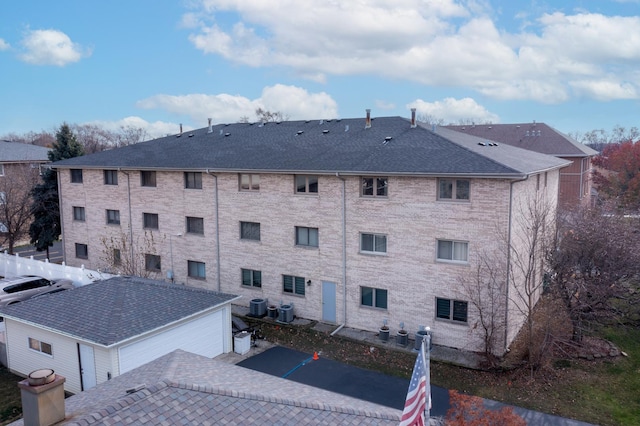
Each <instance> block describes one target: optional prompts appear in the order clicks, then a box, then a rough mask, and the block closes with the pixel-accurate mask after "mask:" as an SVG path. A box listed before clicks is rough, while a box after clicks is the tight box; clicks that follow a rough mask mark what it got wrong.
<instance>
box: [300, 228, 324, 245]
mask: <svg viewBox="0 0 640 426" xmlns="http://www.w3.org/2000/svg"><path fill="white" fill-rule="evenodd" d="M314 237H315V239H314ZM314 243H315V244H314ZM296 245H297V246H301V247H313V248H318V247H319V246H320V236H319V232H318V228H310V227H308V226H296Z"/></svg>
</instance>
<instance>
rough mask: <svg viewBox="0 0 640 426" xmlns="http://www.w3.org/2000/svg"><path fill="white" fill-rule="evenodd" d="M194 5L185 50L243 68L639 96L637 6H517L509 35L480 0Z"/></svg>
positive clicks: (534, 95)
mask: <svg viewBox="0 0 640 426" xmlns="http://www.w3.org/2000/svg"><path fill="white" fill-rule="evenodd" d="M194 3H196V4H199V5H200V8H199V9H195V11H191V12H190V13H189V14H187V15H185V17H184V18H183V21H184V22H185V26H186V27H188V28H191V29H192V33H191V35H190V40H191V42H192V43H193V44H194V46H195V47H196V48H197V49H200V50H202V51H203V52H205V53H210V54H215V55H219V56H221V57H223V58H225V59H227V60H229V61H231V62H235V63H238V64H242V65H246V66H251V67H285V68H287V69H289V70H291V72H292V73H293V74H295V75H297V76H303V77H306V78H310V79H312V80H313V81H317V82H324V81H326V79H327V78H328V76H332V75H370V74H373V75H377V76H382V77H385V78H389V79H393V80H409V81H415V82H418V83H421V84H424V85H434V86H442V85H445V86H450V87H464V88H470V89H473V90H475V91H477V92H478V93H482V94H483V95H486V96H489V97H493V98H497V99H503V100H513V99H527V100H535V101H538V102H543V103H560V102H564V101H567V100H569V99H570V98H572V97H574V96H601V95H598V94H597V91H591V92H589V91H585V90H583V89H582V88H581V85H582V84H583V83H581V82H583V81H590V82H592V84H595V85H598V84H600V85H606V84H611V83H613V84H614V86H615V85H618V86H620V87H622V88H623V89H622V90H614V91H613V92H611V93H610V96H609V97H610V98H611V99H620V98H621V99H628V96H630V95H632V94H635V95H634V96H636V97H638V96H640V77H638V75H637V74H636V71H635V70H637V69H638V67H639V66H640V16H629V17H623V16H606V15H602V14H597V13H589V12H582V13H575V14H573V15H567V14H564V13H559V12H556V13H550V14H542V15H540V14H538V15H537V18H536V17H535V16H534V15H533V14H532V13H529V12H521V13H518V15H517V16H520V17H522V18H521V19H523V20H524V19H526V22H524V21H523V25H522V26H521V28H522V29H521V30H519V32H511V33H510V32H508V31H507V30H506V29H503V28H498V27H497V24H496V22H497V20H496V18H495V15H494V13H495V12H494V11H492V10H491V9H490V8H489V6H487V5H486V2H483V1H470V2H457V1H455V0H438V1H428V2H427V1H421V0H405V1H403V2H389V1H384V0H361V1H358V2H339V1H324V2H318V1H315V0H313V1H312V0H272V1H269V2H265V1H263V0H201V1H200V3H197V2H194ZM536 12H537V11H536ZM187 23H188V25H187ZM612 75H613V76H615V77H613V80H614V81H612V77H611V76H612ZM598 99H599V98H598Z"/></svg>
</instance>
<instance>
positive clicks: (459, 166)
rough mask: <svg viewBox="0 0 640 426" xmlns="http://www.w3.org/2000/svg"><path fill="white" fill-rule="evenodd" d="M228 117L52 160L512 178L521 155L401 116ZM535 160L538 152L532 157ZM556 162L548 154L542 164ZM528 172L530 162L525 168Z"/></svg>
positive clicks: (68, 164) (70, 164)
mask: <svg viewBox="0 0 640 426" xmlns="http://www.w3.org/2000/svg"><path fill="white" fill-rule="evenodd" d="M364 125H365V120H364V119H338V120H315V121H283V122H280V123H274V122H269V123H266V124H262V123H260V124H258V123H253V124H251V123H235V124H229V125H224V124H220V125H216V126H213V128H212V132H209V129H208V128H202V129H197V130H193V131H190V132H185V133H183V134H182V135H179V136H178V135H172V136H167V137H164V138H159V139H155V140H151V141H147V142H142V143H138V144H135V145H129V146H126V147H122V148H118V149H113V150H109V151H104V152H100V153H96V154H92V155H87V156H83V157H76V158H71V159H68V160H63V161H59V162H57V163H55V165H54V167H59V168H97V169H108V168H113V169H116V168H123V169H129V170H131V169H134V170H145V169H148V170H163V169H164V170H197V171H207V170H208V171H211V172H216V171H228V172H243V171H248V172H251V171H254V172H264V173H269V172H272V173H303V172H304V173H314V174H335V173H342V174H376V173H384V174H386V175H394V174H396V175H403V174H404V175H448V174H450V175H469V176H500V177H519V176H522V174H523V173H526V172H527V171H525V170H521V169H519V168H518V167H519V166H520V165H522V162H523V161H526V159H527V158H528V156H530V152H529V151H522V152H521V153H520V154H519V155H518V157H519V158H520V160H519V161H518V162H514V163H513V164H510V163H509V162H508V161H502V162H501V161H498V160H497V159H496V158H497V157H496V156H495V155H494V154H495V153H496V151H498V150H500V148H499V147H496V149H494V150H487V151H486V152H483V153H481V152H476V151H473V150H469V149H467V148H465V147H464V146H462V145H460V144H458V143H456V142H455V141H453V140H450V139H447V138H446V137H444V136H443V135H440V134H439V133H438V132H437V131H436V132H433V131H431V130H430V129H428V128H426V127H423V126H420V125H419V126H417V127H416V128H411V126H410V122H409V120H407V119H404V118H401V117H380V118H375V119H373V120H372V126H371V127H370V128H368V129H365V126H364ZM538 160H539V158H538ZM554 166H557V165H556V164H555V163H554V162H553V159H552V158H549V163H548V164H546V165H544V166H543V167H542V168H543V169H549V168H551V167H554ZM526 169H527V170H529V169H530V167H527V168H526Z"/></svg>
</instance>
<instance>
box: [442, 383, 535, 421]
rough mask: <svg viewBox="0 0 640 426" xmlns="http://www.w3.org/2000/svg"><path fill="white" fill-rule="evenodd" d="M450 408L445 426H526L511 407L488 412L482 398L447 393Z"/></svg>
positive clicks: (452, 392)
mask: <svg viewBox="0 0 640 426" xmlns="http://www.w3.org/2000/svg"><path fill="white" fill-rule="evenodd" d="M449 403H450V405H451V408H449V410H448V411H447V416H446V418H445V425H447V426H449V425H451V426H526V424H527V422H526V421H524V419H523V418H522V417H520V416H519V415H517V414H516V413H514V412H513V409H512V408H511V407H502V408H500V409H499V410H490V409H488V408H486V407H485V406H484V403H483V401H482V398H479V397H477V396H471V395H465V394H462V393H459V392H458V391H456V390H450V391H449Z"/></svg>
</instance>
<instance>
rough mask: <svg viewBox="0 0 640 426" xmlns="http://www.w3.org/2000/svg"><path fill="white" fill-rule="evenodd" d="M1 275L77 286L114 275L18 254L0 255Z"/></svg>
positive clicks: (5, 253)
mask: <svg viewBox="0 0 640 426" xmlns="http://www.w3.org/2000/svg"><path fill="white" fill-rule="evenodd" d="M0 275H2V276H3V277H16V276H19V275H38V276H40V277H44V278H49V279H55V278H66V279H69V280H71V281H73V283H74V284H75V285H76V286H82V285H85V284H89V283H91V282H93V281H96V280H101V279H107V278H111V277H113V276H114V275H112V274H107V273H104V272H100V271H93V270H91V269H85V268H84V266H82V267H80V268H76V267H75V266H67V265H65V264H64V262H63V263H62V265H58V264H57V263H50V262H49V261H48V260H45V261H41V260H35V259H34V258H33V257H32V256H30V257H20V256H19V255H18V254H14V255H11V254H8V253H7V252H6V251H5V252H4V253H0Z"/></svg>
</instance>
